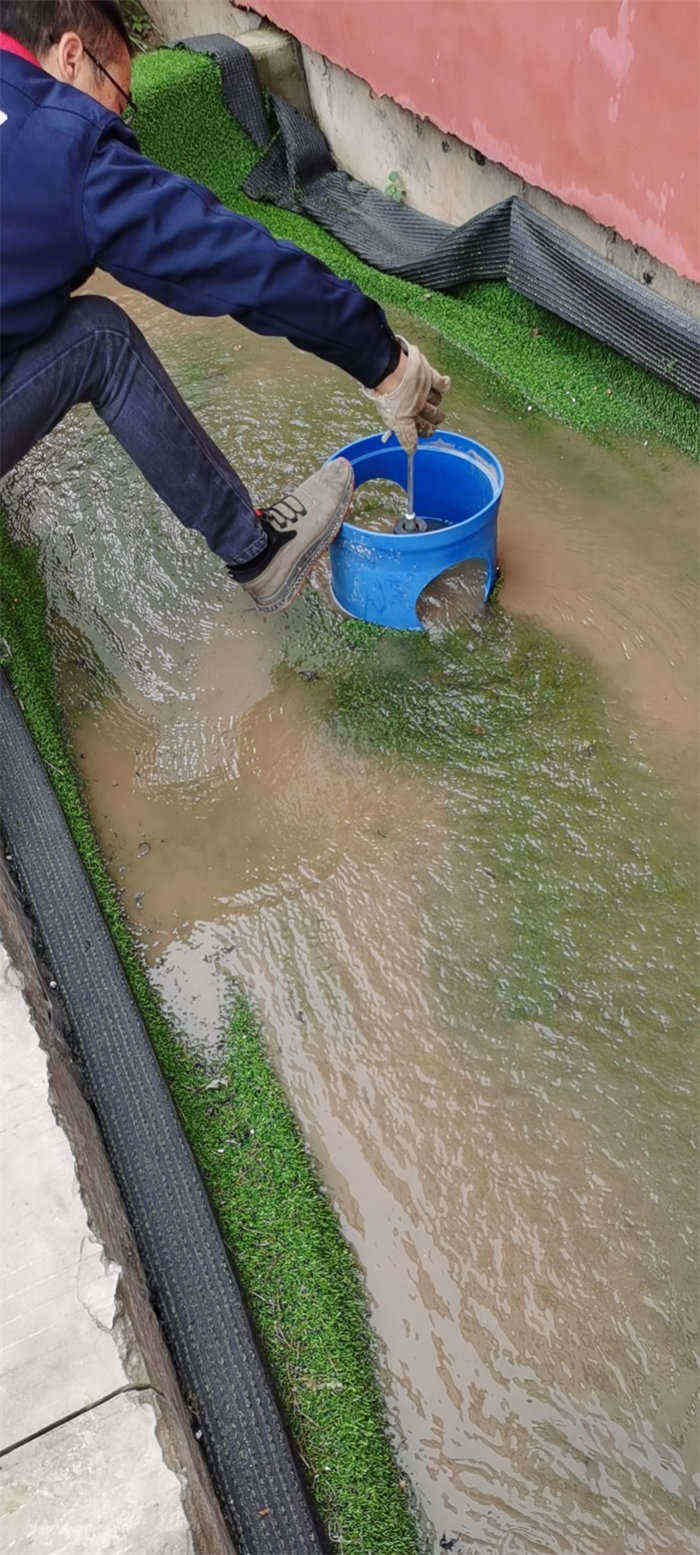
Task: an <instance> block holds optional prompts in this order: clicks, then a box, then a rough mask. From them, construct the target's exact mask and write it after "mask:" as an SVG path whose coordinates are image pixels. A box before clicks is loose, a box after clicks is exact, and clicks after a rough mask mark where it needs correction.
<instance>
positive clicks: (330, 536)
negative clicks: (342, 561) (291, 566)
mask: <svg viewBox="0 0 700 1555" xmlns="http://www.w3.org/2000/svg"><path fill="white" fill-rule="evenodd" d="M354 494H355V481H354V479H353V480H352V481H351V483H350V491H349V492H348V498H347V501H346V503H345V506H344V508H343V509H342V512H341V513H340V516H339V517H338V515H336V516H335V517H333V518H332V519H331V520H330V521H329V523H328V524H327V525H326V527H325V529H324V530H323V532H322V533H321V534H320V535H319V537H318V539H317V541H316V543H315V545H313V546H312V548H311V550H310V551H306V552H305V553H304V555H303V556H300V557H299V561H298V562H297V569H299V570H298V571H297V570H295V571H293V572H290V574H289V577H288V578H287V581H286V583H285V585H284V589H283V590H280V591H279V592H278V593H277V594H273V596H272V599H270V600H265V602H264V603H261V601H260V600H259V599H256V598H255V595H254V594H250V595H249V598H250V599H251V600H252V603H253V605H254V606H255V609H256V610H257V611H258V612H259V614H260V615H264V616H270V615H276V614H277V613H278V612H279V611H280V610H286V609H287V607H288V606H289V605H291V604H292V602H293V600H295V599H296V597H297V595H298V594H300V593H301V591H302V589H303V587H304V584H305V582H306V580H307V578H308V576H309V573H310V572H312V571H313V568H314V567H315V566H316V563H317V561H318V559H319V556H323V553H324V551H327V550H328V547H329V546H330V545H332V543H333V541H334V540H335V537H336V535H337V534H338V533H339V531H340V530H341V529H342V527H343V524H344V522H345V515H346V513H347V512H348V510H349V508H350V503H351V502H352V499H353V496H354Z"/></svg>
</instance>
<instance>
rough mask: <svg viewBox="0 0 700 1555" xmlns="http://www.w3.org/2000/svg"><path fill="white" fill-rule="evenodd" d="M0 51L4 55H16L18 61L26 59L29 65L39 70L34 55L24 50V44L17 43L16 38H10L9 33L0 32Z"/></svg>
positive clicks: (39, 66)
mask: <svg viewBox="0 0 700 1555" xmlns="http://www.w3.org/2000/svg"><path fill="white" fill-rule="evenodd" d="M0 49H2V50H4V52H5V54H17V56H18V57H19V59H26V60H28V61H29V64H30V65H37V66H38V68H39V70H41V65H40V64H39V61H38V59H37V58H36V55H35V54H32V53H30V50H29V49H25V47H24V44H23V43H18V42H17V39H16V38H11V37H10V34H9V32H0Z"/></svg>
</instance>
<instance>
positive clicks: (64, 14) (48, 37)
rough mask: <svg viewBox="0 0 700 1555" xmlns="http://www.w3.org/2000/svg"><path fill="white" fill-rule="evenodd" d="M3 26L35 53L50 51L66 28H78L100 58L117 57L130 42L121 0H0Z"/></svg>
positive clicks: (40, 53) (75, 30)
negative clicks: (119, 49)
mask: <svg viewBox="0 0 700 1555" xmlns="http://www.w3.org/2000/svg"><path fill="white" fill-rule="evenodd" d="M0 27H2V30H3V32H9V34H10V37H12V38H16V40H17V42H18V43H23V44H24V46H25V48H28V49H31V51H32V53H33V54H36V55H37V56H41V55H42V54H47V53H48V51H49V49H50V48H51V47H52V45H53V44H54V43H58V41H59V38H62V37H63V34H64V32H77V34H78V37H79V38H82V41H83V43H84V44H85V45H86V47H87V48H89V49H92V50H93V51H94V53H95V54H96V55H97V57H98V59H100V58H102V59H106V60H110V59H114V57H115V55H116V53H117V48H116V42H115V38H120V39H121V41H122V43H125V44H126V46H127V48H128V50H129V53H131V42H130V39H129V34H128V32H127V29H126V22H125V21H124V17H123V16H122V13H121V10H120V7H119V4H118V0H0Z"/></svg>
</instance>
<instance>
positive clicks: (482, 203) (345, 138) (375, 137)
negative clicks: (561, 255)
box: [301, 45, 700, 318]
mask: <svg viewBox="0 0 700 1555" xmlns="http://www.w3.org/2000/svg"><path fill="white" fill-rule="evenodd" d="M301 52H302V59H303V63H304V71H305V74H306V80H307V83H308V88H309V96H310V99H311V105H312V108H313V111H314V116H315V118H316V120H317V122H318V124H319V125H320V127H321V129H322V130H323V133H324V135H325V136H326V139H327V141H328V143H329V145H330V148H331V151H332V153H333V156H334V157H335V160H336V162H337V163H338V165H339V167H342V168H345V169H346V171H347V172H348V173H352V175H353V177H354V178H359V179H362V180H363V181H364V182H365V183H368V184H372V185H373V186H374V188H375V189H385V188H386V187H387V180H388V177H389V174H390V173H396V174H398V178H399V180H400V182H401V185H402V186H403V188H404V190H405V194H406V202H407V204H408V205H411V206H413V207H414V208H415V209H416V210H419V211H424V212H425V213H426V214H427V215H428V216H436V217H438V218H439V219H440V220H442V221H447V222H450V224H451V225H452V226H459V225H460V224H461V223H462V222H464V221H468V220H469V218H470V217H471V216H475V215H477V213H478V212H479V211H483V210H485V209H486V208H487V207H488V206H489V205H495V204H496V203H497V202H498V201H499V200H505V199H507V198H508V196H509V195H512V194H518V195H520V197H521V199H523V200H526V201H527V203H528V204H529V205H532V206H533V208H534V209H535V210H538V211H541V212H542V214H543V215H545V216H549V217H551V219H552V221H556V222H557V223H558V224H559V226H560V227H564V228H565V230H566V231H567V232H571V233H572V234H573V236H574V237H576V238H578V239H579V240H580V241H581V242H582V243H587V244H588V246H589V248H592V249H594V250H595V252H596V253H597V254H601V255H602V256H603V257H604V258H605V259H608V260H610V262H611V263H612V264H614V265H616V266H617V268H618V269H619V270H622V271H624V273H625V274H626V275H630V276H632V277H633V278H634V280H636V281H640V282H642V284H643V285H647V286H649V287H650V288H652V289H653V290H654V291H655V292H658V293H659V294H660V295H661V296H662V297H666V298H668V300H669V301H670V302H673V303H675V304H676V306H677V307H679V308H684V309H685V311H686V312H688V313H692V314H693V315H694V316H695V317H696V318H697V317H700V287H698V286H697V285H696V284H695V283H694V282H693V281H689V280H686V279H685V278H684V277H683V276H679V275H677V274H676V272H675V271H674V270H671V269H670V268H669V267H668V266H667V265H662V264H661V263H660V262H659V260H658V259H654V258H653V256H652V255H651V254H648V253H647V252H646V250H645V249H642V248H638V247H637V246H636V245H635V244H634V243H628V242H627V241H626V240H625V239H624V238H621V237H619V236H618V234H617V233H616V232H614V231H613V230H612V228H610V227H601V226H600V225H599V224H598V222H596V221H593V220H592V218H591V217H590V216H587V215H586V213H585V211H582V210H579V209H578V207H576V206H572V205H566V204H565V203H564V201H563V200H559V199H557V198H556V197H555V196H554V195H551V194H548V193H547V191H546V190H545V189H538V188H536V187H535V186H534V185H532V184H527V183H525V181H524V180H523V179H522V178H518V177H517V176H516V175H515V174H514V173H511V172H510V171H509V169H508V168H507V167H503V166H501V164H500V163H498V162H490V161H489V160H488V158H487V157H486V158H485V157H484V156H483V155H482V153H481V152H480V151H476V150H475V149H474V147H473V146H467V145H465V143H464V142H463V141H461V140H458V139H457V137H456V136H455V135H446V134H444V133H443V131H442V130H439V129H437V127H436V126H435V125H434V124H431V122H430V120H429V119H422V118H420V117H419V116H418V114H415V113H411V112H410V110H409V109H407V108H401V107H400V106H399V104H398V103H395V102H394V101H393V100H392V98H390V97H377V96H376V94H375V93H374V92H373V91H372V89H371V87H370V86H368V84H367V82H366V81H363V80H362V79H361V78H360V77H359V76H355V75H352V74H351V72H350V71H349V70H344V69H342V67H341V66H339V65H334V64H333V63H332V62H331V61H330V60H327V59H325V58H324V56H323V55H322V54H317V53H316V52H315V51H314V50H313V49H310V48H307V46H306V45H303V46H302V51H301Z"/></svg>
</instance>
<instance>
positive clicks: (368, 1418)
mask: <svg viewBox="0 0 700 1555" xmlns="http://www.w3.org/2000/svg"><path fill="white" fill-rule="evenodd" d="M0 577H1V578H2V591H1V594H0V639H1V640H0V650H1V652H0V660H1V661H2V662H3V665H4V668H5V671H6V673H7V674H8V676H9V679H10V681H11V683H12V685H13V688H14V690H15V693H16V695H17V696H18V698H19V700H20V703H21V705H22V708H23V710H24V715H25V717H26V719H27V723H28V725H29V728H30V729H31V732H32V735H33V737H34V740H35V741H36V744H37V747H38V749H39V751H40V753H41V755H42V757H43V760H44V762H45V764H46V767H47V770H48V772H49V776H50V778H51V782H52V784H53V786H54V789H55V791H56V793H57V795H58V798H59V800H60V803H61V806H62V808H63V811H64V814H65V816H66V820H67V822H68V825H69V827H70V830H71V833H72V835H73V839H74V841H75V843H76V846H77V848H78V850H79V852H80V854H81V857H82V859H83V863H84V864H85V867H86V869H87V871H88V874H89V876H90V879H91V881H92V884H93V887H94V890H95V894H96V896H97V899H98V901H99V903H100V907H101V909H102V912H103V914H104V917H105V920H106V922H107V923H108V925H109V928H110V930H111V933H112V936H113V938H114V941H115V944H116V946H117V949H118V951H119V954H120V957H121V960H122V963H123V966H124V969H125V972H126V975H127V977H128V979H129V983H130V986H131V989H132V992H133V994H134V997H135V999H136V1001H137V1003H138V1005H139V1008H140V1010H141V1014H142V1016H143V1019H144V1022H145V1025H146V1028H147V1030H148V1034H149V1036H150V1039H151V1041H152V1043H153V1047H154V1050H155V1052H156V1054H157V1056H158V1060H159V1062H160V1065H161V1068H162V1070H163V1073H164V1074H165V1076H166V1079H167V1081H168V1084H169V1086H170V1089H171V1092H172V1095H173V1097H174V1100H175V1103H176V1105H177V1108H178V1111H179V1114H180V1117H181V1120H182V1123H183V1126H184V1128H185V1131H186V1133H187V1136H188V1138H189V1141H190V1144H191V1146H192V1149H193V1151H194V1154H195V1157H196V1159H197V1161H198V1164H199V1167H200V1170H201V1172H202V1175H203V1177H204V1181H205V1182H206V1185H207V1189H208V1191H209V1194H210V1197H211V1199H212V1202H213V1204H214V1206H215V1209H216V1211H217V1214H218V1218H219V1224H220V1225H221V1228H222V1232H223V1234H224V1236H225V1238H226V1241H227V1244H228V1246H229V1248H230V1250H231V1253H232V1256H233V1260H234V1263H235V1267H236V1272H237V1275H238V1279H239V1281H240V1283H241V1286H242V1289H243V1291H244V1293H245V1297H246V1301H247V1304H248V1308H249V1311H250V1313H251V1316H252V1319H253V1322H254V1325H255V1328H256V1331H257V1334H258V1338H259V1341H260V1344H261V1348H262V1350H263V1353H264V1355H265V1357H266V1360H267V1363H268V1365H269V1367H270V1370H271V1372H272V1375H273V1378H274V1382H275V1386H276V1390H277V1396H278V1399H279V1402H280V1405H281V1408H282V1411H283V1414H284V1417H285V1420H286V1422H287V1426H288V1428H289V1431H290V1433H291V1435H292V1438H293V1440H294V1443H295V1445H296V1448H297V1451H298V1452H299V1455H300V1457H301V1460H302V1462H303V1465H304V1468H305V1471H306V1475H307V1480H308V1484H309V1488H310V1491H311V1494H312V1496H313V1499H314V1501H315V1504H316V1506H317V1508H318V1511H319V1513H320V1516H321V1518H322V1519H323V1521H324V1523H325V1526H326V1528H327V1529H328V1531H329V1535H330V1538H331V1542H332V1547H333V1549H335V1550H337V1551H338V1552H339V1555H340V1552H342V1555H416V1550H417V1548H418V1537H417V1534H416V1531H415V1526H414V1522H413V1519H412V1516H411V1514H410V1512H409V1508H408V1504H407V1499H406V1495H405V1492H404V1489H403V1486H402V1483H400V1481H399V1473H398V1469H397V1466H396V1463H395V1461H394V1458H393V1454H392V1451H391V1448H390V1445H389V1440H388V1435H387V1429H386V1419H385V1409H384V1403H383V1400H382V1396H381V1392H380V1389H379V1385H378V1382H377V1379H376V1375H375V1367H374V1357H373V1353H372V1345H371V1339H370V1335H369V1329H368V1325H367V1316H366V1308H365V1299H364V1294H363V1290H362V1284H361V1278H360V1275H359V1272H358V1269H357V1266H356V1263H355V1260H354V1258H353V1255H352V1253H351V1252H350V1249H349V1248H348V1246H347V1244H346V1243H345V1241H344V1240H343V1237H342V1235H341V1232H340V1229H339V1226H338V1223H337V1220H336V1217H335V1214H334V1212H333V1210H332V1208H331V1207H330V1205H329V1203H328V1201H327V1199H326V1197H325V1195H324V1193H323V1191H322V1189H321V1187H320V1186H319V1182H318V1179H317V1176H316V1173H315V1169H314V1167H313V1164H312V1162H311V1160H310V1158H309V1156H308V1154H307V1152H306V1150H305V1148H304V1145H303V1142H302V1140H301V1137H300V1134H299V1131H298V1128H297V1125H296V1123H295V1120H294V1117H293V1114H292V1111H291V1108H290V1106H289V1104H288V1102H287V1100H286V1098H285V1095H284V1092H283V1089H282V1086H281V1085H280V1083H279V1081H278V1080H277V1079H276V1077H275V1075H274V1073H273V1070H272V1068H271V1066H270V1064H269V1062H268V1059H267V1056H266V1051H265V1044H264V1040H263V1037H262V1034H261V1031H260V1028H259V1025H258V1023H257V1021H256V1019H255V1017H254V1015H253V1012H252V1011H251V1009H250V1006H249V1005H248V1003H247V1001H246V1000H245V998H243V997H242V996H241V995H240V994H238V995H237V996H236V997H235V1000H234V1002H233V1009H232V1014H231V1017H230V1020H229V1022H228V1026H227V1029H226V1035H225V1048H224V1052H223V1056H222V1058H221V1061H220V1063H219V1065H218V1066H217V1069H216V1072H215V1074H214V1076H212V1069H211V1066H209V1067H207V1066H205V1064H204V1062H203V1061H202V1060H201V1059H200V1058H198V1057H197V1056H196V1055H195V1054H193V1053H191V1052H189V1051H188V1050H187V1049H186V1048H185V1046H184V1045H183V1044H182V1043H181V1042H179V1041H178V1040H177V1038H176V1036H175V1034H174V1032H173V1031H172V1029H171V1027H170V1025H169V1023H168V1021H167V1019H166V1017H165V1015H164V1013H163V1009H162V1006H161V1004H160V1001H159V999H158V997H157V995H156V994H155V993H154V991H153V989H152V987H151V985H150V983H149V980H148V977H147V975H146V972H145V970H144V967H143V965H142V963H141V961H140V959H139V957H138V955H137V952H136V950H135V947H134V943H133V940H132V937H131V934H130V931H129V929H128V928H127V926H126V923H125V920H124V917H123V914H122V910H121V907H120V904H119V900H118V895H117V893H116V891H115V888H114V885H113V884H112V881H111V880H110V878H109V875H108V873H107V871H106V869H105V867H104V864H103V862H102V859H101V856H100V852H99V849H98V847H97V843H96V840H95V836H94V833H93V830H92V826H91V823H90V820H89V817H88V814H87V810H86V806H85V801H84V799H83V795H82V793H81V789H80V786H79V783H78V780H77V777H76V774H75V771H74V768H73V765H72V762H71V759H70V756H69V753H68V750H67V747H66V743H65V738H64V733H63V729H62V725H61V719H60V714H59V711H58V707H57V701H56V694H55V687H54V680H53V668H52V661H51V649H50V645H49V640H48V636H47V632H46V613H45V592H44V586H43V582H42V580H41V577H40V575H39V572H38V569H37V565H36V552H35V549H34V548H33V547H23V546H18V545H15V544H13V543H12V542H11V540H10V539H9V537H8V534H7V532H6V529H5V527H4V523H3V519H2V514H1V513H0ZM212 1077H213V1078H214V1079H215V1080H217V1081H218V1082H219V1084H218V1085H217V1086H216V1087H215V1088H212V1084H211V1082H212Z"/></svg>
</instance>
